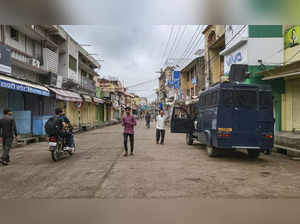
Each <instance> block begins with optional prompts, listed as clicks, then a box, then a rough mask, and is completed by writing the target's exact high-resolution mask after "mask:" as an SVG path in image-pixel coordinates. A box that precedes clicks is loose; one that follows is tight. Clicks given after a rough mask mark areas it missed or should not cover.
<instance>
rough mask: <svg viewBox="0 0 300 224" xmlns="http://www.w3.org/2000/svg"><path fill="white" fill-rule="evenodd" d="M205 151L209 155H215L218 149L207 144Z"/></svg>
mask: <svg viewBox="0 0 300 224" xmlns="http://www.w3.org/2000/svg"><path fill="white" fill-rule="evenodd" d="M206 151H207V155H208V156H209V157H216V156H217V155H218V149H217V148H215V147H213V146H210V145H207V146H206Z"/></svg>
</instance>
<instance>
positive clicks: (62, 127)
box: [55, 108, 74, 152]
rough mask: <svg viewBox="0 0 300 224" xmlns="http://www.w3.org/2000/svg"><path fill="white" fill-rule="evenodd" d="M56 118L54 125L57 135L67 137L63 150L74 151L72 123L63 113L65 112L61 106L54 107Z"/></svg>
mask: <svg viewBox="0 0 300 224" xmlns="http://www.w3.org/2000/svg"><path fill="white" fill-rule="evenodd" d="M55 114H56V118H57V122H56V126H57V131H58V135H59V136H61V137H64V138H67V146H66V147H65V149H64V150H66V151H71V152H74V135H73V133H72V128H73V127H72V125H71V122H70V120H69V119H68V118H67V116H66V115H65V112H64V111H63V109H61V108H56V109H55Z"/></svg>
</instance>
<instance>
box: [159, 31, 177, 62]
mask: <svg viewBox="0 0 300 224" xmlns="http://www.w3.org/2000/svg"><path fill="white" fill-rule="evenodd" d="M173 30H174V26H171V29H170V33H169V38H168V42H167V44H166V47H165V50H164V52H163V55H162V58H161V62H160V67H162V65H163V61H164V58H165V55H166V53H167V50H168V47H169V44H170V41H171V37H172V35H173Z"/></svg>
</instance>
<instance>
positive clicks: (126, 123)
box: [122, 107, 136, 156]
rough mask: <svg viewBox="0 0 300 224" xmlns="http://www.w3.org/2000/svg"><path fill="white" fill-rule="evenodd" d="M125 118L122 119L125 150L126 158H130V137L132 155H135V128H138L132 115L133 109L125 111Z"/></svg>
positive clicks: (127, 108) (128, 108)
mask: <svg viewBox="0 0 300 224" xmlns="http://www.w3.org/2000/svg"><path fill="white" fill-rule="evenodd" d="M125 112H126V114H125V116H124V117H123V119H122V126H123V127H124V148H125V154H124V156H128V146H127V142H128V137H129V139H130V149H131V153H130V155H133V148H134V126H136V120H135V117H134V116H133V115H131V108H130V107H126V109H125Z"/></svg>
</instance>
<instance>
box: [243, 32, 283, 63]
mask: <svg viewBox="0 0 300 224" xmlns="http://www.w3.org/2000/svg"><path fill="white" fill-rule="evenodd" d="M247 46H248V64H249V65H259V63H258V62H257V61H258V60H259V59H261V60H263V64H265V65H274V64H278V63H283V53H284V52H283V51H282V48H283V38H249V39H248V44H247Z"/></svg>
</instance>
